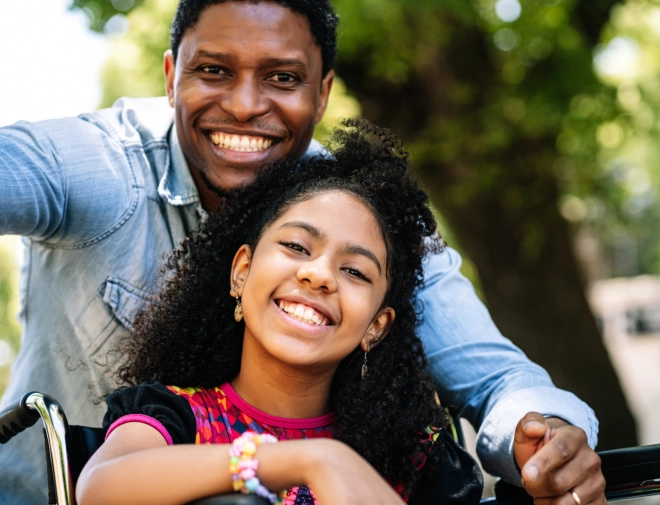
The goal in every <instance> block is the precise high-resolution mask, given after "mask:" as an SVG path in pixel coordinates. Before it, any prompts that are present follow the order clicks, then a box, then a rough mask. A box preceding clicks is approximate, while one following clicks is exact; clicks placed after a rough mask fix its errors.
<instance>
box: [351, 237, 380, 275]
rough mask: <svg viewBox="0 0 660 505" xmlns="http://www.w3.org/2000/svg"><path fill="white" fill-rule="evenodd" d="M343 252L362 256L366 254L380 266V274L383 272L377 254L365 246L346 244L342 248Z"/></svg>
mask: <svg viewBox="0 0 660 505" xmlns="http://www.w3.org/2000/svg"><path fill="white" fill-rule="evenodd" d="M341 252H342V253H343V254H360V255H362V256H366V257H367V258H369V259H370V260H371V261H373V262H374V263H375V264H376V267H377V268H378V274H379V275H380V274H382V273H383V269H382V268H381V266H380V261H378V258H376V255H375V254H374V253H372V252H371V251H370V250H369V249H365V248H364V247H362V246H359V245H356V244H346V245H344V247H342V248H341Z"/></svg>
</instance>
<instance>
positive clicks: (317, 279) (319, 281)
mask: <svg viewBox="0 0 660 505" xmlns="http://www.w3.org/2000/svg"><path fill="white" fill-rule="evenodd" d="M298 281H300V282H301V283H303V284H307V285H308V286H309V287H310V288H312V289H321V290H323V291H326V292H328V293H333V292H334V291H336V290H337V279H336V278H335V276H334V274H333V272H332V269H331V268H330V267H329V265H327V263H326V262H325V261H323V260H322V259H320V260H317V261H313V262H308V263H305V264H304V265H302V266H301V267H300V268H299V269H298Z"/></svg>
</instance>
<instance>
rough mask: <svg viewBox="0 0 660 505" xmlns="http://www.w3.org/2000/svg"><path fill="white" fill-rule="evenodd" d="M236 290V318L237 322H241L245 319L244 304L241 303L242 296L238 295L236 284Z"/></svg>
mask: <svg viewBox="0 0 660 505" xmlns="http://www.w3.org/2000/svg"><path fill="white" fill-rule="evenodd" d="M234 291H235V292H236V308H235V309H234V319H236V322H237V323H240V322H241V321H242V320H243V305H242V304H241V297H240V296H238V289H237V288H236V286H234Z"/></svg>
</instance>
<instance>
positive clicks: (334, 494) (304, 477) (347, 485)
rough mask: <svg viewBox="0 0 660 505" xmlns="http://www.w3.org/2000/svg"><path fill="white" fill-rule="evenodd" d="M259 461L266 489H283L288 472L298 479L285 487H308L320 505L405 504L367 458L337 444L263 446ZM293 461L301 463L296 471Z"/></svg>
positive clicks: (323, 441) (313, 442)
mask: <svg viewBox="0 0 660 505" xmlns="http://www.w3.org/2000/svg"><path fill="white" fill-rule="evenodd" d="M289 452H290V453H289ZM271 458H273V459H271ZM289 458H293V459H289ZM257 459H259V461H260V467H259V472H258V474H259V477H260V479H261V481H262V482H263V483H264V485H265V486H267V487H269V488H271V489H278V486H277V484H276V482H277V483H280V488H281V483H282V482H286V480H287V477H286V476H284V475H282V469H284V468H288V471H289V472H291V474H290V476H289V479H291V475H296V476H297V478H294V479H293V480H289V482H288V483H287V485H286V486H285V487H287V488H288V487H292V486H295V485H299V484H307V485H308V486H309V488H310V489H311V490H312V492H313V493H314V496H315V497H316V499H317V501H318V503H319V504H320V505H328V504H332V503H342V504H343V505H351V504H355V505H363V504H364V503H378V504H380V505H401V504H403V503H404V502H403V500H402V499H401V497H400V496H399V495H398V494H397V493H396V491H394V489H393V488H392V486H390V485H389V484H388V483H387V482H386V481H385V479H383V478H382V477H381V476H380V475H379V474H378V472H376V470H374V468H373V467H372V466H371V465H370V464H369V463H367V461H366V460H365V459H364V458H362V457H361V456H360V455H359V454H358V453H356V452H355V451H354V450H353V449H351V448H350V447H348V446H347V445H346V444H343V443H341V442H337V441H336V440H331V439H314V440H310V439H307V440H295V441H287V442H281V443H279V444H275V445H272V446H261V447H260V448H259V452H258V453H257ZM278 459H279V464H278V463H277V460H278ZM287 460H288V461H287ZM291 461H296V462H297V463H296V464H294V467H293V468H292V467H291V466H289V464H290V463H291Z"/></svg>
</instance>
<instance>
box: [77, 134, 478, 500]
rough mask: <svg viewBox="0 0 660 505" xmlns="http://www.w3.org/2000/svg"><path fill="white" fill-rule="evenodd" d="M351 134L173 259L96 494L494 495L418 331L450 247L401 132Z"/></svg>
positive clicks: (140, 345)
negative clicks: (441, 391)
mask: <svg viewBox="0 0 660 505" xmlns="http://www.w3.org/2000/svg"><path fill="white" fill-rule="evenodd" d="M333 145H334V146H335V147H334V149H333V157H328V156H326V157H317V158H311V159H306V160H303V161H286V160H285V161H282V162H279V163H276V164H273V165H270V166H268V167H266V168H264V169H263V170H262V172H261V174H260V175H259V177H258V178H257V180H256V181H255V182H254V183H253V184H251V185H250V186H249V187H246V188H244V189H240V190H237V191H236V192H234V193H232V194H231V195H229V196H228V197H227V199H226V205H225V206H224V207H223V209H221V211H220V212H219V213H217V214H215V215H212V216H211V217H210V218H209V219H208V221H207V222H206V223H205V224H204V225H203V226H202V228H201V230H200V231H199V233H198V234H196V235H195V236H194V237H193V238H192V239H190V240H188V241H187V242H185V243H184V244H183V245H182V247H181V248H180V249H179V250H178V251H177V252H176V253H175V254H174V255H173V256H172V257H171V258H170V260H169V262H168V267H169V269H170V270H171V272H172V275H171V276H170V278H169V279H168V280H167V281H166V282H165V285H164V286H163V288H162V290H161V291H160V293H159V295H158V296H157V298H156V299H155V300H154V302H153V303H152V304H151V305H150V306H149V307H148V308H147V309H146V310H145V311H144V312H143V313H142V314H141V315H140V316H139V317H138V319H137V320H136V322H135V327H134V331H133V334H132V336H131V339H130V340H129V341H127V342H126V344H125V349H124V350H125V351H126V353H127V355H128V362H127V364H126V366H125V367H123V368H122V369H121V371H120V376H121V378H122V379H123V380H124V381H126V382H127V383H129V384H134V386H132V387H128V388H124V389H121V390H119V391H117V392H115V393H113V394H112V395H110V396H109V397H108V398H107V403H108V411H107V413H106V416H105V419H104V427H106V428H108V434H107V438H106V442H105V444H104V445H103V446H102V447H101V448H100V449H99V450H98V451H97V452H96V453H95V454H94V456H93V457H92V458H91V459H90V461H89V463H88V464H87V466H86V467H85V469H84V470H83V473H82V475H81V477H80V480H79V482H78V487H77V499H78V503H79V504H80V505H88V504H106V503H121V504H124V505H125V504H131V503H139V504H149V503H154V504H156V503H157V504H159V505H166V504H182V503H186V502H188V501H191V500H194V499H196V498H201V497H204V496H208V495H213V494H218V493H223V492H231V491H232V490H240V491H242V492H252V493H256V494H259V495H261V496H264V497H265V498H266V499H268V500H269V501H271V502H272V503H274V502H276V500H282V499H283V500H284V503H287V504H291V505H293V504H311V503H313V502H314V501H317V503H320V504H322V505H330V504H332V503H342V504H352V503H355V504H357V503H360V504H363V503H374V504H376V503H378V504H394V503H401V502H402V500H406V501H408V502H409V503H416V504H422V503H477V502H478V501H479V498H480V495H481V486H482V483H481V476H480V474H479V470H478V469H477V467H476V465H475V463H474V462H473V461H472V460H471V458H470V457H469V456H468V455H467V454H466V453H465V452H464V451H463V450H462V449H461V448H460V447H458V446H456V445H455V443H454V442H453V440H452V439H451V437H449V436H448V435H447V433H446V430H444V429H443V427H444V426H446V423H447V421H446V419H445V416H444V414H443V410H442V409H441V407H440V406H439V404H438V402H437V401H436V398H435V394H434V392H433V388H432V385H431V383H430V381H429V379H428V378H427V376H426V373H425V364H426V363H425V358H424V354H423V349H422V345H421V343H420V341H419V339H418V338H417V336H416V334H415V328H416V325H417V322H418V321H417V310H416V309H417V307H416V306H415V298H414V294H415V290H416V288H417V287H418V286H419V285H420V283H421V272H422V259H423V257H424V255H425V254H427V253H430V252H437V251H439V250H440V249H441V246H442V243H441V240H440V239H439V238H438V236H437V235H436V232H435V221H434V218H433V215H432V213H431V211H430V210H429V208H428V206H427V197H426V195H425V194H424V193H423V192H422V191H421V190H420V189H419V188H418V187H417V185H416V183H415V182H414V181H413V180H412V179H411V178H410V176H409V174H408V169H409V162H408V160H407V157H406V155H405V153H403V151H402V148H401V144H400V142H399V141H397V140H396V139H395V138H393V137H392V136H390V135H389V134H387V133H386V132H384V131H382V130H380V129H377V128H375V127H373V126H369V125H365V124H363V123H357V122H353V123H350V124H347V125H346V128H345V129H343V130H341V131H338V132H337V133H336V134H335V137H334V143H333ZM431 427H436V428H431ZM255 434H256V435H255ZM275 441H279V443H274V442H275ZM193 444H194V445H193ZM168 446H171V447H168ZM282 490H284V491H282ZM278 495H279V497H278Z"/></svg>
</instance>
